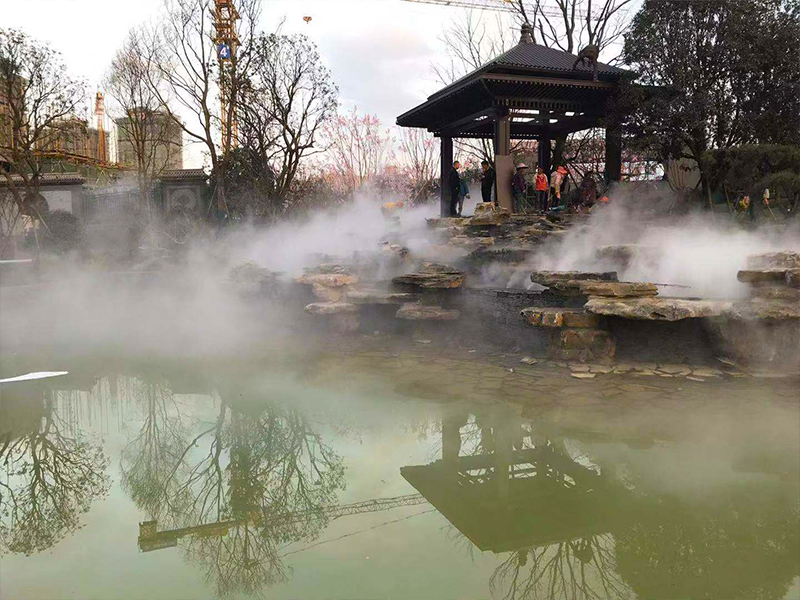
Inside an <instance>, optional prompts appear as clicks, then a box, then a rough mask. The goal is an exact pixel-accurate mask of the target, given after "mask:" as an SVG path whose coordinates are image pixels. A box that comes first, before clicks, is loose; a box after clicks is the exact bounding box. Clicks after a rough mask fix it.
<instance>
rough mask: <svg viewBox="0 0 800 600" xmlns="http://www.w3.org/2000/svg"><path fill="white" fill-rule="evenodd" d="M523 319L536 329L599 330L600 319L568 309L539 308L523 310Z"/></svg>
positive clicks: (583, 312)
mask: <svg viewBox="0 0 800 600" xmlns="http://www.w3.org/2000/svg"><path fill="white" fill-rule="evenodd" d="M521 314H522V318H523V319H525V321H527V323H528V324H530V325H533V326H534V327H571V328H575V329H580V328H597V327H598V326H599V324H600V319H599V318H598V316H597V315H594V314H591V313H588V312H586V311H584V310H576V309H568V308H538V307H530V308H523V309H522V313H521Z"/></svg>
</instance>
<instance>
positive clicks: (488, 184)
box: [447, 160, 497, 217]
mask: <svg viewBox="0 0 800 600" xmlns="http://www.w3.org/2000/svg"><path fill="white" fill-rule="evenodd" d="M459 169H461V163H460V162H458V161H455V162H454V163H453V168H452V169H450V176H449V177H448V180H447V185H448V187H449V188H450V216H451V217H460V216H461V213H462V211H463V209H464V198H469V197H470V195H469V186H468V185H467V180H466V178H464V177H462V176H461V174H460V173H459ZM494 179H495V173H494V169H493V168H492V165H490V164H489V161H487V160H484V161H481V199H482V200H483V201H484V202H491V201H492V191H493V190H494ZM496 203H497V199H495V204H496Z"/></svg>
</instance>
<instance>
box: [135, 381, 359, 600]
mask: <svg viewBox="0 0 800 600" xmlns="http://www.w3.org/2000/svg"><path fill="white" fill-rule="evenodd" d="M144 398H145V406H146V417H145V420H144V424H143V427H142V430H141V432H140V433H139V435H138V436H137V437H135V438H134V439H133V440H131V442H130V444H129V445H128V447H127V448H126V449H125V451H124V452H123V461H122V472H123V482H124V485H125V486H126V489H127V490H129V493H131V497H132V498H133V500H134V501H135V502H136V503H137V505H139V506H140V507H141V508H142V509H143V510H144V511H146V512H147V513H148V514H149V515H152V518H153V519H154V520H156V519H158V520H160V521H161V523H159V529H160V530H163V529H165V528H167V529H168V528H174V527H189V528H191V527H196V526H200V525H204V526H205V528H204V529H203V530H202V533H200V530H199V529H198V530H197V531H198V534H189V535H185V536H181V540H182V542H181V543H182V545H183V546H184V548H185V550H186V553H187V557H188V559H189V560H190V561H192V562H195V563H197V564H198V565H200V566H201V567H202V568H203V569H205V572H206V579H207V580H208V582H209V583H210V584H213V585H214V586H215V588H216V593H217V595H218V596H220V597H228V596H232V595H234V594H248V595H258V594H260V593H261V592H263V590H264V589H265V588H266V587H268V586H270V585H274V584H276V583H280V582H282V581H285V580H286V579H287V571H286V567H285V565H284V564H283V563H282V561H281V560H280V558H279V556H278V552H279V550H280V548H281V547H282V546H283V545H286V544H289V543H292V542H296V541H300V540H309V539H314V538H316V537H317V536H318V534H319V533H320V532H321V531H322V529H323V528H324V527H325V525H326V523H327V519H326V517H325V516H324V515H323V514H322V512H321V511H320V510H319V509H320V508H321V507H323V506H328V505H331V504H335V502H336V494H337V491H338V490H340V489H343V488H344V466H343V463H342V459H341V458H340V457H339V456H338V455H337V454H336V453H335V452H334V451H333V450H332V448H331V447H330V446H329V445H327V444H325V443H324V442H323V440H322V438H321V437H320V436H319V434H317V433H316V432H315V431H314V430H313V429H312V427H311V424H310V423H309V422H308V420H307V419H306V418H305V417H304V416H303V415H302V414H301V413H299V412H298V411H296V410H293V409H288V408H284V407H282V406H279V405H277V404H275V403H265V402H263V401H257V400H256V399H253V398H247V397H244V396H242V395H241V394H239V393H237V392H236V391H233V390H231V391H228V392H224V393H223V394H222V395H221V397H220V399H219V405H218V409H217V413H216V418H215V419H214V421H213V422H212V423H205V424H202V425H201V426H200V427H199V431H198V432H197V433H191V434H190V433H189V431H188V428H187V426H186V418H185V417H184V416H182V415H181V414H180V410H179V408H178V405H177V404H176V403H175V402H174V401H173V400H172V397H171V394H170V392H169V391H168V390H166V389H165V388H163V386H162V387H161V388H159V389H152V390H150V391H148V393H147V394H145V395H144ZM228 398H235V399H236V400H235V401H229V400H228ZM181 440H183V441H181ZM209 524H218V527H216V528H214V526H213V525H212V526H211V529H209V528H208V525H209ZM165 525H166V527H165Z"/></svg>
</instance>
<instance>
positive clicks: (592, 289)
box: [580, 281, 658, 298]
mask: <svg viewBox="0 0 800 600" xmlns="http://www.w3.org/2000/svg"><path fill="white" fill-rule="evenodd" d="M580 288H581V292H583V293H584V294H585V295H587V296H605V297H612V298H630V297H643V296H657V295H658V287H657V286H656V285H655V284H654V283H644V282H641V283H640V282H634V283H622V282H618V281H586V282H583V283H581V286H580Z"/></svg>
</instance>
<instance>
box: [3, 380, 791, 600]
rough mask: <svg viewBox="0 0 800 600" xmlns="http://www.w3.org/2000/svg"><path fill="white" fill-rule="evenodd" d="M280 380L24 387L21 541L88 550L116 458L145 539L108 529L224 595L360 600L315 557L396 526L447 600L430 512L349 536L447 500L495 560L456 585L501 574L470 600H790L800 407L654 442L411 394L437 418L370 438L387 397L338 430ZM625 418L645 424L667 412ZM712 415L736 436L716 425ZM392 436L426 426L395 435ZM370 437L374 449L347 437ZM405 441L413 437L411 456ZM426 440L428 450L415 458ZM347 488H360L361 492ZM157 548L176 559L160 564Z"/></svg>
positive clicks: (11, 404)
mask: <svg viewBox="0 0 800 600" xmlns="http://www.w3.org/2000/svg"><path fill="white" fill-rule="evenodd" d="M418 375H419V374H414V375H413V376H414V377H417V376H418ZM296 385H297V389H298V390H300V391H299V395H307V394H310V393H311V392H310V391H309V388H307V387H304V386H303V385H300V384H296ZM64 387H71V388H73V389H80V390H81V391H80V392H73V391H65V390H64V389H59V388H64ZM276 389H277V388H276V387H274V386H271V385H267V384H265V383H264V381H263V380H261V379H257V378H254V376H250V378H248V377H234V376H232V375H227V376H223V375H219V374H212V373H204V374H203V376H202V377H201V376H199V375H194V374H192V373H188V374H187V373H186V372H183V373H169V374H157V375H156V374H153V372H152V371H146V370H145V371H144V372H139V373H135V374H128V375H116V374H115V375H111V376H102V377H100V376H97V374H95V373H85V374H83V375H80V374H73V375H71V376H70V379H69V380H68V381H67V382H66V383H64V382H58V383H54V382H52V381H51V382H47V381H32V382H20V383H19V384H14V385H13V386H7V385H6V384H3V387H2V388H0V390H1V391H2V403H0V423H2V427H1V428H0V469H2V477H0V508H1V509H2V514H0V551H2V552H4V553H8V554H22V555H31V554H35V553H40V552H42V551H43V550H47V549H51V548H55V547H60V546H67V547H69V544H70V542H69V541H68V540H65V538H68V537H69V536H71V534H73V533H75V532H76V530H77V529H78V528H80V527H81V526H82V525H84V524H86V523H90V524H91V520H92V517H93V516H94V515H95V514H96V512H97V511H98V506H100V505H101V503H100V502H99V500H101V499H102V498H103V497H104V496H105V495H107V493H108V491H109V489H110V488H111V485H112V482H111V479H110V474H109V458H108V456H107V453H108V454H112V455H113V456H114V461H113V463H112V465H113V466H112V468H113V467H115V466H118V468H119V478H118V479H117V486H118V487H117V488H116V489H118V490H121V492H124V494H117V496H118V497H124V498H125V500H124V502H126V503H127V502H128V500H129V501H130V502H132V505H131V509H130V511H129V512H128V513H127V514H128V516H126V521H129V522H127V526H126V528H125V529H124V533H125V536H127V537H125V538H124V539H122V540H120V539H117V538H115V537H114V534H112V533H108V532H106V531H104V529H103V521H102V520H100V521H99V524H95V526H94V529H92V532H93V533H92V535H93V536H97V537H98V538H101V539H102V541H103V544H108V545H109V546H111V545H115V546H125V547H127V546H130V547H131V548H132V551H134V552H135V550H136V549H138V551H139V552H140V553H141V554H139V555H138V557H137V555H136V554H128V555H126V560H129V561H130V562H131V564H133V565H135V566H136V568H141V569H142V570H143V572H147V571H146V569H158V568H163V567H160V566H159V565H160V562H159V561H160V559H161V558H162V557H164V558H165V561H164V562H167V561H166V559H168V558H170V557H173V556H177V557H179V561H185V564H186V565H190V566H191V568H188V569H187V571H188V572H190V573H191V577H193V578H195V579H196V580H197V581H200V579H201V578H202V579H203V581H204V583H205V586H206V588H207V590H210V593H213V594H214V595H215V596H216V597H263V596H266V595H274V596H276V597H284V598H285V597H306V596H308V597H311V596H315V597H328V596H329V597H338V596H346V595H347V594H346V591H347V590H348V589H349V588H348V585H349V586H356V585H357V584H356V582H352V581H345V582H344V583H343V582H341V581H333V582H332V580H331V581H329V580H326V579H324V578H322V577H320V581H319V583H318V584H317V585H318V586H319V587H318V588H315V589H314V590H313V591H314V592H315V593H314V594H308V593H306V594H305V595H303V594H302V593H300V594H298V593H297V592H296V590H298V589H302V588H300V587H296V586H297V585H298V584H303V583H304V580H308V579H309V578H310V577H309V575H310V573H311V572H312V571H311V570H310V568H309V564H312V565H313V562H311V563H304V562H303V561H302V558H303V557H305V556H306V555H305V554H301V553H302V552H305V551H306V550H308V549H309V548H315V547H316V544H315V543H313V542H314V540H318V541H319V542H321V543H324V544H328V545H326V546H323V547H324V548H326V549H330V548H337V550H338V549H339V548H340V547H346V545H347V544H357V543H358V542H357V541H355V540H358V539H360V538H358V537H357V535H359V534H360V532H361V531H368V530H375V531H380V532H385V533H384V535H385V536H386V538H385V542H386V552H387V553H391V559H392V560H391V562H395V563H397V564H402V565H404V566H403V569H406V568H408V567H409V566H410V567H412V568H413V569H414V573H415V574H416V575H420V580H421V582H420V584H419V586H418V587H416V588H415V587H413V586H411V587H409V590H410V592H409V596H414V595H415V594H416V595H418V596H419V597H435V596H434V595H433V592H431V593H430V594H428V595H427V596H425V594H424V593H422V592H421V591H420V590H424V589H425V587H424V578H425V576H426V575H425V574H426V573H428V572H434V571H435V572H440V571H439V570H438V569H437V568H436V567H435V566H434V565H429V564H422V563H420V562H414V560H415V555H416V552H417V550H415V549H414V546H413V544H411V543H407V540H408V539H411V538H410V537H407V536H410V533H409V531H411V528H412V525H411V523H414V524H415V525H414V526H415V527H419V525H416V524H417V523H419V521H417V520H415V521H413V522H409V521H406V520H404V517H401V518H397V516H396V515H392V516H391V517H389V518H387V519H386V521H387V522H392V523H395V525H393V526H392V527H394V529H392V530H391V531H390V530H389V529H375V527H376V526H381V525H382V524H381V523H379V522H378V521H380V519H376V520H374V521H369V523H368V524H369V525H371V527H364V526H363V524H362V523H361V522H357V523H356V521H358V519H356V518H355V517H348V519H352V520H347V519H345V521H346V523H347V524H346V525H342V524H341V522H340V523H337V525H340V526H339V527H338V528H337V527H336V526H333V527H331V522H332V521H333V520H334V519H337V518H339V517H343V516H346V515H354V514H363V513H367V512H376V511H383V510H388V509H393V508H397V507H402V506H409V505H417V504H427V503H430V504H431V505H432V506H433V507H434V508H435V510H436V511H438V514H437V515H436V519H437V521H436V522H435V523H433V521H431V523H433V524H432V525H428V526H427V527H428V529H427V530H426V531H425V533H424V535H425V537H426V539H427V540H428V541H429V543H430V544H431V545H432V546H433V545H435V544H439V543H441V544H442V545H445V544H448V541H447V538H448V535H447V533H446V532H443V531H442V526H443V525H445V526H448V527H450V528H451V534H450V536H449V537H450V538H451V540H453V538H455V540H454V541H455V542H456V548H447V547H446V546H445V547H446V549H445V550H444V552H445V553H448V552H449V553H451V554H453V555H456V556H458V555H459V547H461V548H463V547H470V548H473V549H475V550H477V551H479V552H476V553H475V555H476V556H474V558H477V559H479V560H477V561H470V560H468V559H466V558H463V564H462V563H454V564H459V565H461V566H459V567H457V568H458V569H460V571H458V572H456V573H452V574H451V578H452V585H453V589H454V590H456V587H457V586H456V583H457V580H458V579H462V578H463V579H466V578H467V577H476V578H477V577H479V578H480V582H479V584H478V585H479V586H480V587H479V588H478V587H476V588H475V590H474V593H473V595H472V596H469V594H464V593H461V592H457V591H456V592H454V593H453V595H454V596H458V597H461V596H463V597H486V595H487V592H488V593H491V595H492V597H494V598H497V599H503V600H511V599H515V600H523V599H530V600H534V599H535V600H540V599H551V600H556V599H559V600H562V599H563V600H566V599H570V600H589V599H604V600H605V599H623V598H642V599H645V598H646V599H653V600H660V599H663V600H667V599H674V598H708V599H712V598H713V599H724V598H731V599H733V598H742V599H745V598H746V599H750V598H756V599H761V600H766V599H775V600H779V599H781V598H784V597H786V596H787V593H789V590H790V586H791V585H792V582H793V580H794V579H795V578H796V577H798V575H800V501H799V500H798V493H799V491H798V472H799V471H800V464H799V463H800V457H798V452H797V448H798V444H799V443H800V441H799V440H798V437H800V436H798V434H797V433H796V432H794V433H792V431H793V429H792V427H791V426H787V428H784V429H780V428H776V426H775V420H776V419H783V418H784V417H785V416H786V415H789V416H790V417H791V418H796V417H797V407H796V406H792V407H791V408H790V409H789V410H788V412H787V411H785V410H784V409H785V407H784V408H782V409H781V410H779V411H775V412H771V413H770V412H769V411H767V410H766V409H765V408H764V407H761V408H759V409H758V410H757V411H755V412H747V413H745V415H746V416H747V417H748V418H745V416H743V414H735V413H733V412H730V414H728V413H727V412H726V413H714V414H715V416H714V417H713V418H709V417H708V416H707V415H706V416H704V417H703V419H702V425H703V427H700V428H698V431H700V432H701V433H708V436H707V437H708V439H705V438H704V436H703V435H700V434H698V433H697V431H693V430H690V429H687V428H686V427H685V421H682V420H677V421H676V422H674V423H672V422H670V421H669V420H668V419H663V418H662V419H659V420H658V423H657V427H655V428H654V429H653V431H656V432H657V433H655V434H654V433H653V432H652V431H650V430H648V429H647V428H646V427H645V426H644V425H641V426H639V427H638V428H637V429H636V430H635V431H633V430H632V428H631V426H630V423H631V421H629V420H626V419H624V418H622V417H624V416H630V415H622V414H619V416H620V420H619V424H615V420H614V418H613V417H608V418H605V419H604V421H603V428H602V432H601V433H598V428H596V427H593V425H594V424H595V423H591V422H589V419H587V422H586V423H584V424H583V425H582V426H581V424H580V423H579V422H578V421H577V420H576V419H575V418H574V415H575V414H576V411H577V409H575V408H574V407H571V408H570V411H569V414H570V417H571V418H570V420H566V419H565V418H564V414H565V413H563V412H560V409H559V408H558V407H557V406H554V407H553V408H552V409H547V410H541V411H539V412H537V416H536V418H534V419H529V418H522V417H521V416H520V413H519V412H518V411H515V410H511V409H509V408H508V407H506V406H505V405H500V404H491V405H489V404H478V405H476V404H475V403H474V402H457V403H452V404H448V405H447V406H443V407H440V408H437V409H436V410H435V411H434V414H435V415H436V416H435V418H431V413H430V412H426V410H424V409H422V408H421V404H415V403H413V402H410V403H408V404H409V405H410V406H416V407H417V408H414V409H409V410H408V411H406V412H401V413H390V412H386V411H384V412H381V410H382V409H381V410H376V411H375V414H377V413H380V417H379V418H380V419H382V422H383V424H382V425H381V426H380V427H379V429H380V430H381V431H382V433H377V434H375V435H374V436H372V437H370V435H369V434H368V433H367V432H368V431H369V429H370V427H372V426H373V425H374V423H371V422H370V418H376V417H375V414H373V415H372V417H368V416H367V415H365V414H364V412H362V409H363V408H364V406H368V405H370V403H372V404H374V403H375V399H374V398H371V397H369V398H362V399H361V400H359V402H361V404H359V403H354V404H352V406H351V407H350V410H349V411H348V418H347V419H346V422H344V423H338V422H337V423H331V422H330V421H329V420H327V419H328V416H329V415H330V413H326V412H325V411H323V410H321V403H320V402H317V403H314V402H309V403H302V402H296V401H294V400H291V401H289V400H287V399H286V398H283V397H281V393H279V392H276ZM179 392H180V393H179ZM320 397H322V398H324V399H325V400H327V397H326V396H324V395H321V396H320ZM425 406H430V404H428V405H425ZM621 410H622V409H620V408H619V407H615V411H617V413H618V412H620V411H621ZM625 410H630V411H631V414H633V413H634V411H635V415H636V416H637V418H638V419H640V422H641V423H646V422H647V421H648V420H649V419H651V418H652V415H653V414H655V412H653V411H652V410H651V409H648V408H646V407H636V408H633V409H625ZM726 410H727V409H726ZM617 413H615V415H614V417H616V416H617ZM658 414H660V415H662V416H663V415H664V414H665V413H663V412H662V413H658ZM698 414H699V413H698ZM112 416H113V418H111V417H112ZM749 417H753V418H749ZM565 423H566V426H565ZM711 423H715V425H716V426H717V429H718V430H721V431H723V432H724V435H719V434H717V433H715V434H714V435H711V433H710V432H711V429H710V424H711ZM115 424H116V427H117V430H116V431H115V430H114V426H115ZM790 425H791V423H790ZM98 429H99V433H100V435H94V434H93V432H95V433H96V432H97V431H98ZM391 429H395V430H402V429H406V430H407V434H408V435H406V436H405V437H402V438H401V437H398V438H395V437H393V436H386V432H387V431H389V430H391ZM787 431H788V432H789V433H787ZM774 432H779V433H774ZM770 433H772V435H770ZM381 436H386V438H385V439H381ZM101 438H104V439H101ZM353 438H358V439H359V441H360V443H361V444H363V445H362V446H359V448H358V449H354V448H352V447H348V444H350V442H352V440H353ZM397 439H402V440H405V441H404V442H403V443H404V444H407V445H406V446H404V447H403V448H402V449H399V448H396V447H394V446H393V444H395V442H396V440H397ZM109 440H111V441H109ZM358 443H359V442H357V443H356V444H358ZM351 445H352V444H351ZM411 447H421V448H422V450H421V451H419V452H418V453H416V454H414V455H415V456H416V457H417V459H414V461H413V462H412V460H411V459H408V458H407V457H408V456H409V455H411V452H412V451H411V450H410V448H411ZM381 452H383V454H381ZM345 456H349V458H348V459H347V463H346V460H345V458H344V457H345ZM370 461H372V462H375V463H390V465H391V468H390V469H387V470H384V471H380V472H381V476H384V473H388V474H387V475H385V476H386V479H387V480H389V479H391V478H392V477H394V479H395V480H396V481H394V482H393V481H389V482H388V483H387V482H386V481H383V480H380V481H381V482H382V484H384V485H387V486H394V487H391V488H385V489H391V490H392V492H391V493H392V494H394V493H398V494H404V493H405V495H397V496H395V495H390V494H388V493H387V494H384V495H383V496H381V493H382V488H381V487H380V486H378V485H377V484H376V485H374V486H373V487H370V486H364V483H363V481H359V477H358V475H359V470H360V469H362V467H364V466H365V465H366V464H367V463H369V462H370ZM408 462H410V463H411V464H407V465H406V464H405V463H408ZM346 467H347V468H346ZM112 474H113V473H112ZM348 482H349V483H351V484H353V483H355V484H356V487H358V486H359V485H360V486H361V488H360V491H358V493H356V494H355V495H354V497H351V498H347V499H346V500H345V501H343V500H342V496H343V495H344V494H343V490H345V484H346V483H348ZM405 482H407V484H408V485H406V483H405ZM395 484H402V485H399V486H395ZM351 487H352V486H351ZM361 490H366V491H361ZM406 491H407V492H406ZM415 492H416V493H415ZM373 494H374V495H373ZM352 500H356V501H355V502H352ZM112 502H122V501H121V500H119V498H118V499H117V500H113V499H112ZM343 502H347V503H343ZM133 505H135V507H136V512H135V513H134V512H132V511H133V510H134V509H133ZM118 509H119V511H120V512H123V511H122V508H120V505H119V504H115V505H114V506H111V507H110V510H111V512H112V514H116V511H117V510H118ZM426 510H427V509H426ZM404 514H405V515H409V513H404ZM419 514H423V513H422V512H420V513H419ZM410 516H415V515H414V514H411V515H410ZM137 517H138V519H137ZM424 518H431V519H433V515H430V517H420V519H424ZM137 520H138V523H137ZM137 524H138V525H139V526H138V539H137V544H136V545H134V544H133V539H132V538H133V535H132V533H133V531H134V530H135V527H134V529H131V526H135V525H137ZM329 528H330V529H331V530H332V533H328V534H327V535H325V532H326V531H329ZM62 540H63V541H62ZM60 541H62V544H59V542H60ZM291 545H294V546H293V547H291V548H288V547H289V546H291ZM137 547H138V548H137ZM337 550H331V554H330V556H332V557H334V558H339V557H340V555H339V554H337ZM153 552H157V553H158V554H156V555H155V556H157V557H158V558H159V561H156V562H152V561H150V562H148V561H147V558H145V556H144V555H147V557H151V556H154V555H153V554H152V553H153ZM161 553H166V556H165V555H164V554H161ZM346 554H347V551H342V555H346ZM26 560H27V559H26ZM30 560H36V559H34V558H31V559H30ZM376 563H377V561H374V562H373V564H376ZM337 564H338V563H337ZM476 565H479V566H480V568H478V566H476ZM293 567H294V568H296V569H297V572H296V573H294V574H293V572H292V568H293ZM367 567H368V565H365V566H361V567H359V568H360V569H367ZM311 568H313V566H312V567H311ZM373 568H378V567H377V566H375V567H373ZM384 568H386V567H384ZM301 569H304V570H301ZM332 584H337V585H339V586H342V587H339V588H331V589H330V590H329V589H328V588H329V586H330V585H332ZM86 585H87V586H89V587H87V588H86V590H88V591H87V593H86V594H85V595H91V594H90V593H89V592H91V591H92V588H91V582H88V583H86ZM410 585H411V584H410ZM415 590H416V591H415ZM306 591H307V590H306ZM165 593H166V594H168V593H169V592H165ZM175 594H176V596H179V595H180V594H178V592H177V591H176V592H175ZM165 597H168V596H165Z"/></svg>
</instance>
